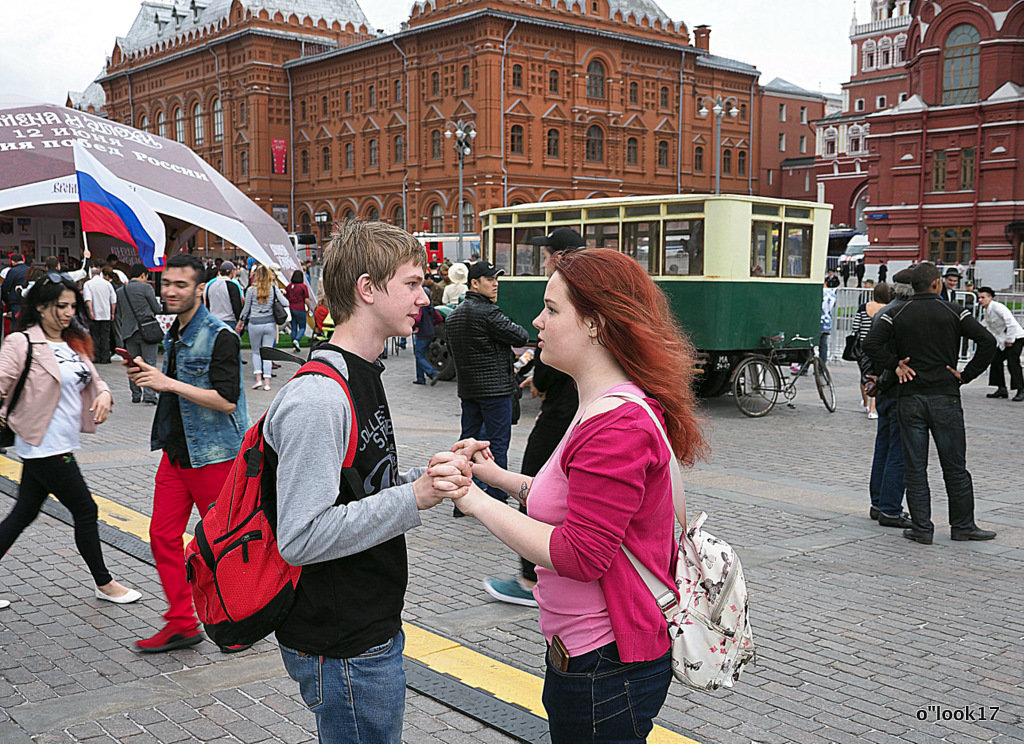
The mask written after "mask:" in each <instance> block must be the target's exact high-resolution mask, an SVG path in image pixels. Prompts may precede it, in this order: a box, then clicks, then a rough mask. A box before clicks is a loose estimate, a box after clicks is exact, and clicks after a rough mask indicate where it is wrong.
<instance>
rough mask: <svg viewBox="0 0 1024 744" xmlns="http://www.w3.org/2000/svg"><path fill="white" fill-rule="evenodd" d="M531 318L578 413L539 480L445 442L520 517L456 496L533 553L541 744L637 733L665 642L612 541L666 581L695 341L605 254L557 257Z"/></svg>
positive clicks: (662, 627) (646, 595)
mask: <svg viewBox="0 0 1024 744" xmlns="http://www.w3.org/2000/svg"><path fill="white" fill-rule="evenodd" d="M533 325H534V326H535V327H536V328H537V329H538V334H537V337H538V339H539V343H538V348H540V349H541V357H542V359H543V360H544V362H545V363H546V364H548V365H549V366H551V367H554V368H556V369H559V370H561V371H563V372H565V373H566V374H568V375H570V376H571V377H572V378H573V380H575V382H576V387H577V389H578V391H579V400H580V404H579V410H578V412H577V415H576V418H575V420H574V421H573V422H572V423H571V424H570V426H569V430H568V431H567V432H566V434H565V436H564V437H563V439H562V441H561V443H560V444H559V445H558V448H557V449H556V450H555V452H554V454H553V455H552V456H551V459H549V460H548V462H547V463H546V464H545V465H544V467H543V468H541V470H540V472H538V473H537V475H536V477H535V478H528V477H524V476H522V475H517V474H514V473H510V472H508V471H507V470H503V469H501V468H500V467H498V466H497V465H495V464H494V461H493V460H492V459H489V458H488V457H487V450H486V449H485V445H486V443H485V442H474V441H472V440H465V441H463V442H459V443H457V444H456V445H455V447H454V448H453V449H456V450H460V451H461V452H462V453H463V454H470V453H472V454H473V455H474V463H473V475H474V476H476V477H478V478H480V479H481V480H483V481H484V482H486V483H488V484H491V485H494V486H497V487H498V488H501V489H502V490H504V491H506V492H508V493H510V494H512V495H519V496H520V498H525V497H526V496H527V495H528V496H529V498H528V500H527V502H526V505H527V510H528V515H524V514H521V513H520V512H518V511H515V510H513V509H509V508H508V507H506V506H505V505H504V504H501V503H499V502H497V501H495V500H494V499H492V498H490V497H488V496H487V495H486V494H485V493H484V492H483V491H481V490H480V489H479V488H477V487H475V486H474V487H472V488H471V489H470V492H469V493H468V494H466V495H465V496H463V497H462V498H460V499H458V500H457V501H456V504H457V505H458V507H459V509H460V510H462V511H463V512H464V513H466V514H471V515H473V516H474V517H476V518H477V519H478V520H479V521H480V522H481V523H483V525H484V526H485V527H487V529H488V530H490V531H491V532H492V533H494V535H495V536H496V537H498V538H499V539H500V540H501V541H502V542H504V543H505V544H506V545H508V546H509V547H511V548H512V549H513V550H515V551H516V552H518V553H519V554H520V555H522V556H523V557H524V558H526V559H528V560H530V561H533V562H534V563H536V564H537V586H536V588H535V589H534V596H535V597H536V599H537V604H538V607H539V609H540V629H541V632H542V633H543V634H544V637H545V639H546V640H547V642H548V653H547V673H546V674H545V677H544V696H543V700H544V707H545V708H546V710H547V714H548V724H549V727H550V730H551V741H552V744H577V743H578V742H584V741H585V742H642V741H645V740H646V738H647V735H648V734H649V733H650V732H651V729H652V728H653V720H654V717H655V716H656V715H657V714H658V711H659V710H660V709H661V706H662V704H663V703H664V701H665V696H666V694H667V692H668V687H669V682H670V681H671V679H672V669H671V654H670V651H669V646H670V643H669V635H668V629H667V624H666V622H665V617H664V615H663V614H662V613H661V611H660V610H659V609H658V606H657V604H656V603H655V600H654V598H653V596H652V595H651V592H650V591H649V590H648V589H647V586H646V585H645V584H644V582H643V581H642V580H641V579H640V576H639V575H638V574H637V572H636V570H635V569H634V568H633V566H632V564H631V563H630V562H629V559H628V558H627V557H626V555H625V553H624V552H623V550H622V548H623V546H625V547H628V548H629V549H630V551H631V552H632V553H633V555H635V556H636V557H637V558H638V559H639V560H640V562H641V563H643V564H644V565H645V566H646V567H647V568H649V569H650V570H651V571H652V572H653V573H654V574H655V575H656V576H657V577H658V578H660V579H661V580H662V582H664V583H665V584H666V585H668V586H674V584H675V582H674V576H675V557H676V554H677V546H676V542H675V537H674V528H675V516H674V512H673V503H672V496H673V494H672V480H671V474H670V469H669V462H670V458H672V457H678V458H680V459H681V460H682V461H683V462H684V463H687V464H690V463H692V462H693V461H694V459H695V458H696V457H699V456H700V455H701V454H702V453H703V451H704V449H705V446H706V445H705V442H704V438H703V436H702V434H701V431H700V426H699V422H698V420H697V416H696V414H695V410H694V399H693V393H692V391H691V388H690V381H691V379H692V377H693V359H694V354H693V349H692V347H691V346H690V343H689V342H688V341H687V340H686V339H685V338H684V337H683V336H682V334H681V332H680V331H679V329H678V327H677V326H676V324H675V321H674V319H673V316H672V314H671V312H670V311H669V307H668V302H667V301H666V299H665V297H664V295H663V294H662V293H661V291H660V290H659V289H658V288H657V287H656V286H655V284H654V282H653V281H651V279H650V277H649V276H648V275H647V272H646V271H644V269H643V268H641V267H640V265H639V264H638V263H637V262H636V261H635V260H633V259H632V258H629V257H628V256H625V255H623V254H621V253H619V252H617V251H613V250H607V249H591V250H583V251H578V252H575V253H571V254H567V255H563V256H561V257H559V258H558V259H557V261H556V263H555V271H554V273H553V275H552V277H551V280H550V281H549V282H548V285H547V288H546V290H545V292H544V310H543V311H542V312H541V314H540V315H538V316H537V318H536V319H535V320H534V321H533ZM615 393H632V394H633V395H636V396H640V397H642V398H644V399H645V400H646V402H647V404H648V405H649V406H650V407H651V408H652V409H653V411H654V412H655V413H656V415H658V416H659V417H660V418H661V420H662V423H663V425H664V427H665V430H666V432H667V433H668V436H669V439H670V441H671V442H672V451H669V448H668V447H667V446H666V445H665V441H664V439H663V438H662V435H661V433H660V432H659V430H658V428H657V426H656V425H655V423H654V422H653V421H652V420H651V417H650V416H649V415H648V414H647V413H646V412H645V411H644V410H643V408H641V407H640V406H639V405H638V404H637V403H635V402H632V401H626V400H623V399H622V398H617V397H611V396H613V395H614V394H615ZM680 496H681V494H680Z"/></svg>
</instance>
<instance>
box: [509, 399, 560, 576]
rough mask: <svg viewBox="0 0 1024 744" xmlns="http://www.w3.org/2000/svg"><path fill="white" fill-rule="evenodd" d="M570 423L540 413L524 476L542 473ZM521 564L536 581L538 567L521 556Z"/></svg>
mask: <svg viewBox="0 0 1024 744" xmlns="http://www.w3.org/2000/svg"><path fill="white" fill-rule="evenodd" d="M570 423H572V419H571V418H570V419H561V418H558V417H557V416H552V415H550V414H546V413H544V411H541V412H540V415H539V416H537V421H536V423H534V425H533V431H531V432H530V438H529V439H527V440H526V451H525V452H523V466H522V467H521V468H520V472H522V474H523V475H528V476H530V477H531V478H532V477H533V476H535V475H537V473H539V472H540V469H541V468H542V467H544V463H546V462H547V461H548V459H549V458H550V457H551V455H552V454H554V451H555V448H556V447H558V443H559V442H561V441H562V437H563V436H565V432H566V430H567V429H568V428H569V424H570ZM519 511H521V512H522V513H523V514H526V504H520V505H519ZM519 562H520V564H521V566H522V577H523V578H524V579H526V580H527V581H536V580H537V565H536V564H535V563H533V562H531V561H528V560H526V559H525V558H523V557H521V556H520V558H519Z"/></svg>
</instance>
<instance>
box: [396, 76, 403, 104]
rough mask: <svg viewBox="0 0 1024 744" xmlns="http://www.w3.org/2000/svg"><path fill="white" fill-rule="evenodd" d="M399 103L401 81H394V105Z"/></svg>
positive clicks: (400, 100) (400, 98)
mask: <svg viewBox="0 0 1024 744" xmlns="http://www.w3.org/2000/svg"><path fill="white" fill-rule="evenodd" d="M401 102H402V81H401V80H396V81H395V103H401Z"/></svg>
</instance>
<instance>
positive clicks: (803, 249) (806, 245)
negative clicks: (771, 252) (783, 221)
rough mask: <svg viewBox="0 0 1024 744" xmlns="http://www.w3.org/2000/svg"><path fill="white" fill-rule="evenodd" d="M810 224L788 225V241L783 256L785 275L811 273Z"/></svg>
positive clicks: (783, 271)
mask: <svg viewBox="0 0 1024 744" xmlns="http://www.w3.org/2000/svg"><path fill="white" fill-rule="evenodd" d="M812 235H813V231H812V228H811V226H810V225H786V243H785V246H784V253H783V256H782V275H783V276H810V275H811V236H812Z"/></svg>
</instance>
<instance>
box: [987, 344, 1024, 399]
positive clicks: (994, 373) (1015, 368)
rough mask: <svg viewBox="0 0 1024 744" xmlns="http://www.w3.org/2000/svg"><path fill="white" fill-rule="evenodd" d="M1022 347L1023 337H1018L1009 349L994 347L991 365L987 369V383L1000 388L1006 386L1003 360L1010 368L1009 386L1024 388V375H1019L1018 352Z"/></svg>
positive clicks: (1016, 388) (1015, 388)
mask: <svg viewBox="0 0 1024 744" xmlns="http://www.w3.org/2000/svg"><path fill="white" fill-rule="evenodd" d="M1022 348H1024V338H1018V339H1017V340H1016V341H1015V342H1014V343H1013V346H1011V347H1010V348H1009V349H996V355H995V356H994V357H992V366H991V367H990V368H989V371H988V384H989V385H992V386H993V387H997V388H1000V389H1005V388H1006V375H1004V374H1003V362H1006V366H1007V367H1009V368H1010V387H1012V388H1013V389H1014V390H1018V391H1019V390H1024V377H1022V375H1021V368H1020V352H1021V349H1022Z"/></svg>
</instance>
